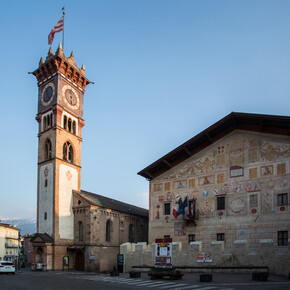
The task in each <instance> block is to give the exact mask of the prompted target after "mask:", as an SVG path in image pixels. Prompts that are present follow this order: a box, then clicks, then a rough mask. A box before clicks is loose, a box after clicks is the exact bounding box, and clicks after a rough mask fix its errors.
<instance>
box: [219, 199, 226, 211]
mask: <svg viewBox="0 0 290 290" xmlns="http://www.w3.org/2000/svg"><path fill="white" fill-rule="evenodd" d="M225 208H226V199H225V197H224V196H220V197H217V210H225Z"/></svg>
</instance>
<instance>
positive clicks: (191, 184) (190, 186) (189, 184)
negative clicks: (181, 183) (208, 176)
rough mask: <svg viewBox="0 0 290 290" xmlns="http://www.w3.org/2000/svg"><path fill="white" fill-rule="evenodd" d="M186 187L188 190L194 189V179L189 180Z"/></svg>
mask: <svg viewBox="0 0 290 290" xmlns="http://www.w3.org/2000/svg"><path fill="white" fill-rule="evenodd" d="M188 187H189V188H195V179H194V178H190V179H189V181H188Z"/></svg>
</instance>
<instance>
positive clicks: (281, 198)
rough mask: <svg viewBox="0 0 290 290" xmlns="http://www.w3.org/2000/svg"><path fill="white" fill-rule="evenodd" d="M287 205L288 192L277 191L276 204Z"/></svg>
mask: <svg viewBox="0 0 290 290" xmlns="http://www.w3.org/2000/svg"><path fill="white" fill-rule="evenodd" d="M282 205H288V193H287V192H283V193H277V206H282Z"/></svg>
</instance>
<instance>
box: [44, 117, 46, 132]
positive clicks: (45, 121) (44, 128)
mask: <svg viewBox="0 0 290 290" xmlns="http://www.w3.org/2000/svg"><path fill="white" fill-rule="evenodd" d="M45 129H46V117H44V118H43V130H45Z"/></svg>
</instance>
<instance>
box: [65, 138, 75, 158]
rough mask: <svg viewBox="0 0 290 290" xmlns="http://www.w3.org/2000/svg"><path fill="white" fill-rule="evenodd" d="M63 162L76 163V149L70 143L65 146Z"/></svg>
mask: <svg viewBox="0 0 290 290" xmlns="http://www.w3.org/2000/svg"><path fill="white" fill-rule="evenodd" d="M63 160H65V161H67V162H69V163H74V149H73V146H72V144H71V143H70V142H69V141H67V142H65V143H64V144H63Z"/></svg>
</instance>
